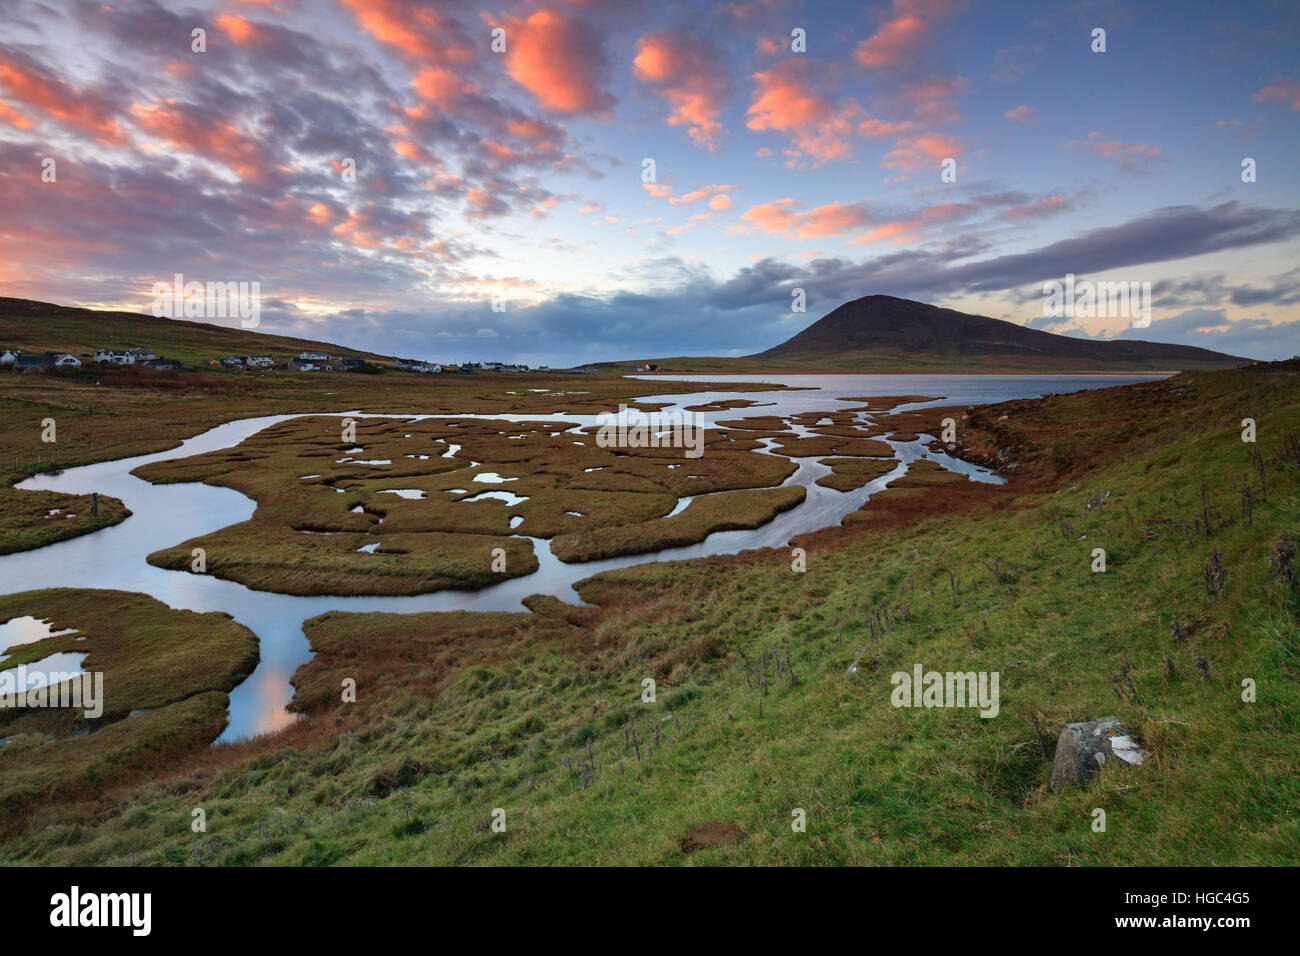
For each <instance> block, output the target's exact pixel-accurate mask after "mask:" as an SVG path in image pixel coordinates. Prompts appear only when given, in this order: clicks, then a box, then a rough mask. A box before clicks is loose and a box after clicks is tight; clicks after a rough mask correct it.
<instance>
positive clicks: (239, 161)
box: [131, 101, 273, 182]
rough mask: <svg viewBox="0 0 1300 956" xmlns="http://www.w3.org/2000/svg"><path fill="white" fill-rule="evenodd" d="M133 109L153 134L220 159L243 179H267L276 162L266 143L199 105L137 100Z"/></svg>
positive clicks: (261, 180) (188, 150) (175, 146)
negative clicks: (251, 137) (263, 145)
mask: <svg viewBox="0 0 1300 956" xmlns="http://www.w3.org/2000/svg"><path fill="white" fill-rule="evenodd" d="M131 112H132V114H133V115H134V116H135V119H136V122H137V123H138V124H139V125H140V127H141V128H142V129H144V130H146V131H148V133H149V134H150V135H151V136H153V137H155V138H156V139H160V140H162V141H163V142H164V143H166V144H167V145H169V146H171V147H172V148H173V149H178V150H182V151H184V152H187V153H193V154H194V155H196V156H201V157H203V158H204V159H210V160H213V161H215V162H218V163H220V164H222V165H223V166H226V167H227V168H228V169H230V170H231V171H233V172H235V173H237V174H238V175H239V177H240V178H241V179H248V180H252V181H254V182H263V181H265V180H266V179H267V178H268V176H269V175H270V173H271V170H272V165H273V163H272V161H271V158H270V157H269V156H267V154H266V153H265V151H264V150H263V149H262V146H261V145H260V144H259V143H257V142H256V141H255V140H253V139H250V138H249V137H247V136H245V135H244V134H242V133H240V132H239V131H238V130H237V129H235V127H233V126H231V125H230V124H229V123H223V122H220V121H216V122H214V121H213V120H212V118H211V117H209V116H207V115H206V114H201V113H200V112H199V111H197V110H196V109H193V108H190V107H188V106H186V105H184V104H178V103H171V102H167V103H163V102H160V101H158V102H155V103H153V104H152V105H150V106H141V105H139V104H136V105H133V106H132V107H131Z"/></svg>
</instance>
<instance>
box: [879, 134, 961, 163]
mask: <svg viewBox="0 0 1300 956" xmlns="http://www.w3.org/2000/svg"><path fill="white" fill-rule="evenodd" d="M962 149H963V147H962V143H961V140H959V139H957V138H956V137H953V136H944V135H942V134H940V133H924V134H922V135H920V136H905V137H903V138H902V139H900V140H899V141H898V143H897V144H896V146H895V147H894V149H892V150H890V151H889V152H888V153H886V154H885V156H884V158H883V159H882V160H881V165H883V166H887V167H889V168H891V169H904V170H907V171H909V172H914V171H916V170H919V169H923V168H924V167H926V166H930V165H933V166H936V167H937V166H938V164H939V163H941V162H942V161H943V160H945V159H949V158H953V159H955V158H956V157H958V156H960V155H961V154H962Z"/></svg>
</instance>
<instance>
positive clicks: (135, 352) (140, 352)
mask: <svg viewBox="0 0 1300 956" xmlns="http://www.w3.org/2000/svg"><path fill="white" fill-rule="evenodd" d="M127 351H128V352H130V353H131V355H132V356H134V358H135V360H136V361H137V362H152V361H153V360H154V359H156V358H157V357H158V355H157V353H155V352H153V351H152V350H150V349H146V348H135V349H127Z"/></svg>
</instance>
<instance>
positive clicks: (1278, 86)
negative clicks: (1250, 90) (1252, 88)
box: [1251, 76, 1300, 110]
mask: <svg viewBox="0 0 1300 956" xmlns="http://www.w3.org/2000/svg"><path fill="white" fill-rule="evenodd" d="M1251 99H1252V100H1254V101H1255V102H1256V103H1269V102H1276V103H1285V104H1287V105H1288V106H1289V107H1291V109H1292V110H1300V82H1296V78H1295V77H1294V76H1279V77H1277V78H1276V79H1275V80H1273V82H1272V83H1270V84H1269V85H1268V86H1266V87H1264V88H1263V89H1261V90H1259V92H1257V93H1256V94H1255V95H1254V96H1252V97H1251Z"/></svg>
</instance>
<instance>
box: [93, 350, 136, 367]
mask: <svg viewBox="0 0 1300 956" xmlns="http://www.w3.org/2000/svg"><path fill="white" fill-rule="evenodd" d="M95 361H96V362H101V363H104V362H111V363H112V364H113V365H134V364H135V356H134V355H133V354H132V353H130V352H127V351H125V350H123V349H100V350H99V351H98V352H96V353H95Z"/></svg>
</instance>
